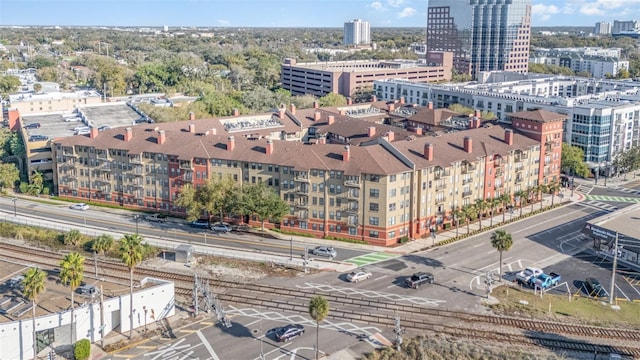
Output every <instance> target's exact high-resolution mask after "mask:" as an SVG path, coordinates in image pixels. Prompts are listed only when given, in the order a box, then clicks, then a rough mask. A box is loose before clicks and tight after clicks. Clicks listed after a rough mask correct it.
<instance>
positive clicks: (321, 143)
mask: <svg viewBox="0 0 640 360" xmlns="http://www.w3.org/2000/svg"><path fill="white" fill-rule="evenodd" d="M326 143H327V138H326V137H324V136H321V137H319V138H318V144H319V145H324V144H326Z"/></svg>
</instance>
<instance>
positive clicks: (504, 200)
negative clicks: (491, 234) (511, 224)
mask: <svg viewBox="0 0 640 360" xmlns="http://www.w3.org/2000/svg"><path fill="white" fill-rule="evenodd" d="M498 199H499V200H500V204H501V205H502V222H503V223H504V222H505V221H506V218H505V217H506V215H507V204H510V203H511V195H510V194H507V193H503V194H502V195H500V197H498Z"/></svg>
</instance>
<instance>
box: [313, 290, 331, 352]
mask: <svg viewBox="0 0 640 360" xmlns="http://www.w3.org/2000/svg"><path fill="white" fill-rule="evenodd" d="M309 316H311V318H312V319H313V320H314V321H315V322H316V360H318V359H319V357H320V356H319V355H320V322H321V321H323V320H324V319H325V318H326V317H327V316H329V302H328V301H327V299H325V298H324V297H322V296H320V295H318V296H314V297H313V298H312V299H311V302H309Z"/></svg>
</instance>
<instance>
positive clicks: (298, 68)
mask: <svg viewBox="0 0 640 360" xmlns="http://www.w3.org/2000/svg"><path fill="white" fill-rule="evenodd" d="M430 55H431V56H430V57H429V62H428V63H424V62H416V61H412V60H388V61H373V60H358V61H329V62H313V63H300V64H298V63H297V62H296V60H295V59H285V61H284V63H283V64H282V66H281V75H280V80H281V83H282V87H283V88H284V89H287V90H289V91H291V94H293V95H304V94H311V95H315V96H318V97H322V96H325V95H327V94H329V93H336V94H341V95H344V96H346V97H350V96H352V95H353V94H354V93H355V92H356V91H357V90H358V89H362V88H366V87H370V86H371V85H373V81H374V80H382V79H398V78H400V79H408V80H411V81H417V82H434V81H446V80H451V69H452V64H453V63H452V61H453V60H452V56H453V55H452V54H451V53H449V52H440V53H435V52H434V53H433V54H430Z"/></svg>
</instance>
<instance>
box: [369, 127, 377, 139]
mask: <svg viewBox="0 0 640 360" xmlns="http://www.w3.org/2000/svg"><path fill="white" fill-rule="evenodd" d="M375 135H376V127H375V126H369V127H368V128H367V136H368V137H374V136H375Z"/></svg>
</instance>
